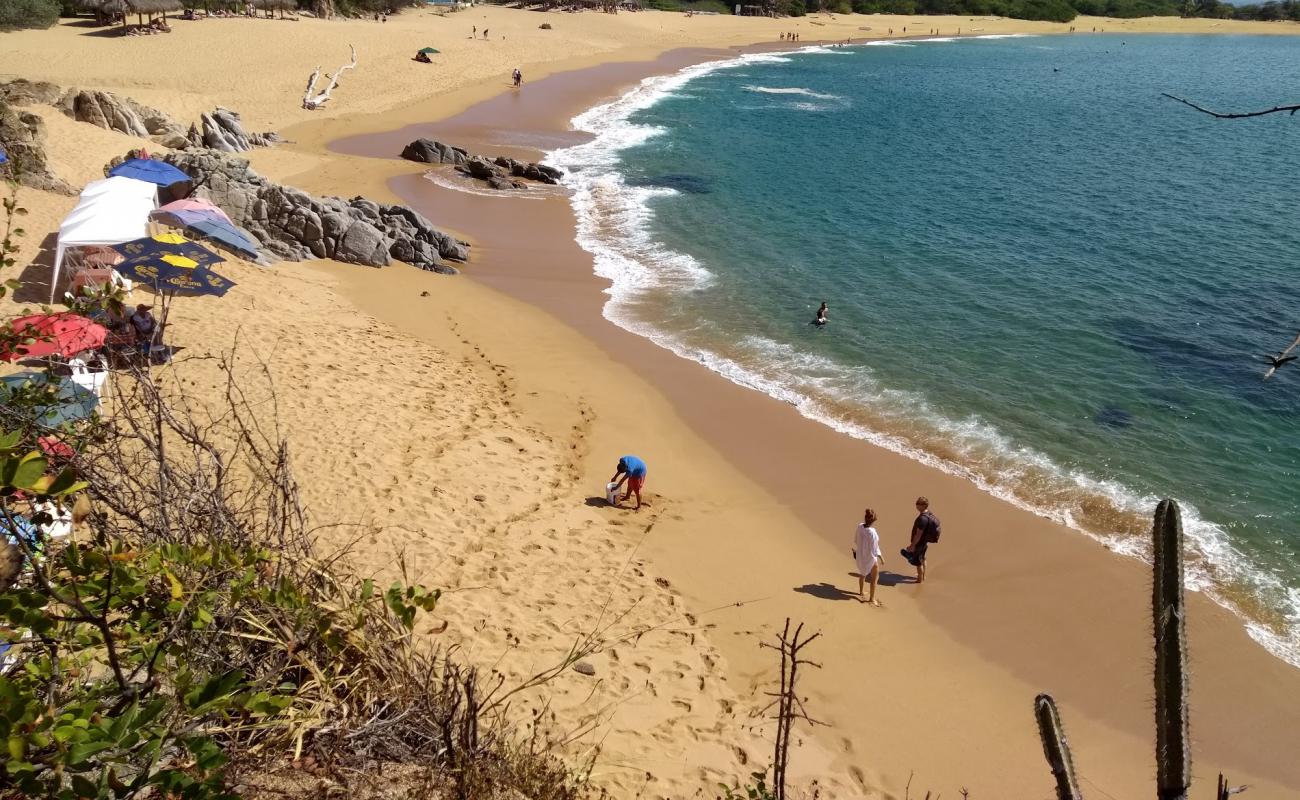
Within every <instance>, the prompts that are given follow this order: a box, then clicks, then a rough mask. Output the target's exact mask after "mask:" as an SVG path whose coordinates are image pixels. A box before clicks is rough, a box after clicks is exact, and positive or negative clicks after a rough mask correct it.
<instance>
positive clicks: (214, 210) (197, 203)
mask: <svg viewBox="0 0 1300 800" xmlns="http://www.w3.org/2000/svg"><path fill="white" fill-rule="evenodd" d="M171 211H201V212H204V213H207V214H215V215H216V216H218V217H221V218H222V219H224V220H225V221H226V222H231V219H230V217H228V216H226V212H224V211H222V210H221V209H220V208H219V207H217V206H216V205H215V204H213V203H212V202H210V201H208V200H203V199H200V198H197V197H189V198H186V199H184V200H174V201H172V202H170V203H168V204H167V205H165V206H159V207H158V208H157V209H155V210H154V212H153V213H154V214H165V213H168V212H171ZM231 224H232V225H233V224H234V223H233V222H231Z"/></svg>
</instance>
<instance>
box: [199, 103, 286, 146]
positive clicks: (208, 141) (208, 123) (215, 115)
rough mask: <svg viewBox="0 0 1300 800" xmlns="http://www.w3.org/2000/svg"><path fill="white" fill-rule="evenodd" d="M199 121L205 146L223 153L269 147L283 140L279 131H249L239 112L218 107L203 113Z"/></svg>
mask: <svg viewBox="0 0 1300 800" xmlns="http://www.w3.org/2000/svg"><path fill="white" fill-rule="evenodd" d="M199 123H200V124H201V125H202V126H203V133H202V134H201V137H202V142H203V146H205V147H209V148H211V149H213V150H220V151H222V152H223V153H244V152H247V151H249V150H252V149H253V148H254V147H269V146H271V145H273V144H278V143H279V142H281V141H283V139H281V138H280V135H279V134H278V133H274V132H267V133H249V132H247V131H245V130H244V123H243V122H242V121H241V120H240V117H239V114H238V112H235V111H231V110H229V109H226V108H221V107H218V108H217V109H216V110H215V111H213V112H212V113H211V114H203V115H202V116H201V117H200V119H199Z"/></svg>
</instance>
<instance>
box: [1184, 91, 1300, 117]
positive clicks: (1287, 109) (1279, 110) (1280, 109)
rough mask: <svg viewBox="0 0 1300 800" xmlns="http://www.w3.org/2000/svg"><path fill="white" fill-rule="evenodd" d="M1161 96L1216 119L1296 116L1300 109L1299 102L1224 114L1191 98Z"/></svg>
mask: <svg viewBox="0 0 1300 800" xmlns="http://www.w3.org/2000/svg"><path fill="white" fill-rule="evenodd" d="M1160 96H1161V97H1168V98H1169V99H1170V100H1177V101H1178V102H1180V103H1182V104H1183V105H1185V106H1191V107H1192V108H1194V109H1196V110H1197V111H1199V112H1201V113H1202V114H1209V115H1210V116H1211V117H1214V118H1215V119H1245V118H1246V117H1262V116H1264V115H1265V114H1287V115H1288V116H1294V115H1295V112H1297V111H1300V103H1297V104H1296V105H1292V106H1274V107H1272V108H1270V109H1267V110H1265V111H1244V112H1240V113H1232V114H1224V113H1221V112H1218V111H1211V110H1210V109H1208V108H1205V107H1204V106H1198V105H1196V104H1195V103H1193V102H1192V101H1191V100H1184V99H1183V98H1181V97H1174V96H1173V95H1172V94H1168V93H1166V92H1161V93H1160Z"/></svg>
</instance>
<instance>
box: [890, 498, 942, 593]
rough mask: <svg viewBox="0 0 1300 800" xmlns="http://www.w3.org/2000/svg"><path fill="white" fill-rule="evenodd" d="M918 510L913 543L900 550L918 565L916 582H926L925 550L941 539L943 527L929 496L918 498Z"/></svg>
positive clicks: (913, 531) (914, 524) (913, 527)
mask: <svg viewBox="0 0 1300 800" xmlns="http://www.w3.org/2000/svg"><path fill="white" fill-rule="evenodd" d="M916 511H917V516H916V522H913V523H912V543H911V544H909V545H908V546H907V547H904V548H903V549H902V550H901V551H900V552H901V553H902V554H903V558H905V559H907V563H909V564H911V565H912V566H914V567H916V582H917V583H925V552H926V550H928V549H929V548H930V545H931V544H934V543H935V542H937V541H939V534H940V531H941V528H940V527H939V518H938V517H936V516H935V515H934V514H933V513H932V512H931V511H930V501H929V499H928V498H926V497H924V496H922V497H918V498H916Z"/></svg>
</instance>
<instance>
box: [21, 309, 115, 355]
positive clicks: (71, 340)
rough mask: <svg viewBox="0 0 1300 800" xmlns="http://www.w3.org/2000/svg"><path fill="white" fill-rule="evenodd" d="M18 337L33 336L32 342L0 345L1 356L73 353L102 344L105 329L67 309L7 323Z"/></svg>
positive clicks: (106, 333)
mask: <svg viewBox="0 0 1300 800" xmlns="http://www.w3.org/2000/svg"><path fill="white" fill-rule="evenodd" d="M10 325H11V326H12V327H13V332H14V334H16V335H17V337H18V338H19V339H35V340H36V341H34V342H32V343H31V344H19V343H17V342H6V343H4V344H0V359H3V360H5V361H17V360H18V359H20V358H39V357H41V356H50V355H73V354H75V353H80V352H82V351H83V350H95V349H98V348H100V347H103V346H104V339H105V338H106V337H107V336H108V330H107V329H105V328H104V326H103V325H96V324H95V323H93V322H91V321H90V320H88V319H86V318H85V317H83V316H80V315H78V314H73V313H72V312H70V311H64V312H62V313H59V314H34V315H32V316H30V317H19V318H18V319H16V320H14V321H13V322H11V323H10Z"/></svg>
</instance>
